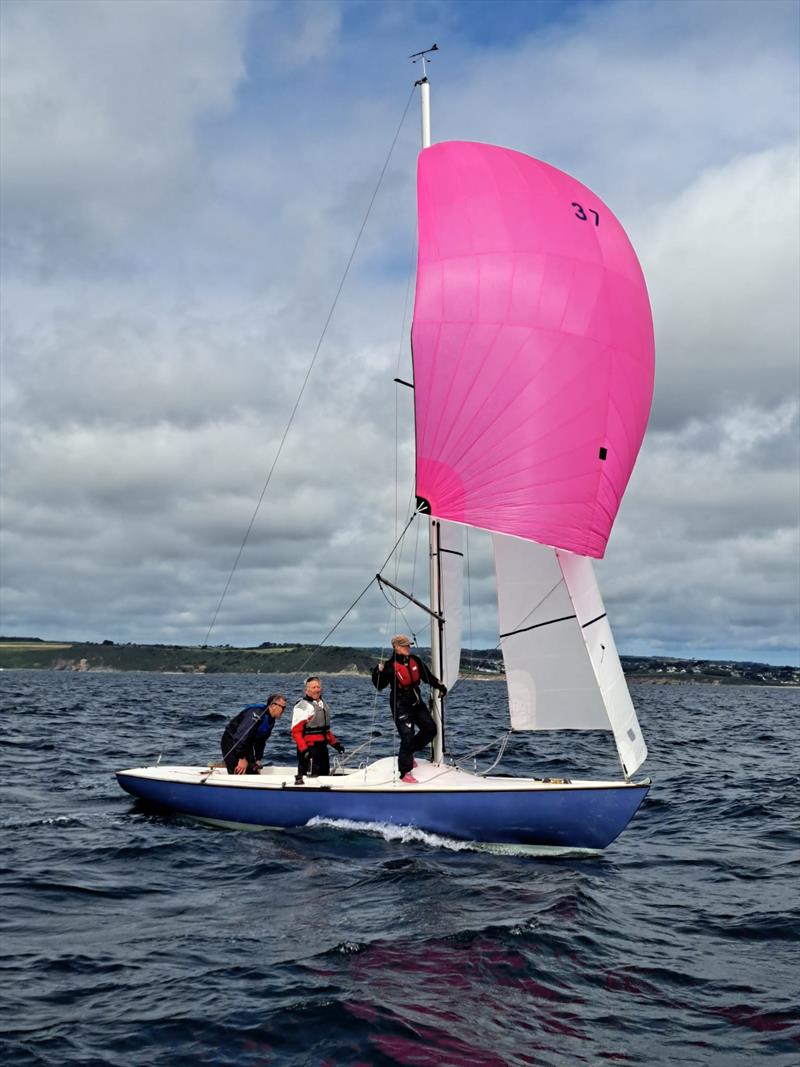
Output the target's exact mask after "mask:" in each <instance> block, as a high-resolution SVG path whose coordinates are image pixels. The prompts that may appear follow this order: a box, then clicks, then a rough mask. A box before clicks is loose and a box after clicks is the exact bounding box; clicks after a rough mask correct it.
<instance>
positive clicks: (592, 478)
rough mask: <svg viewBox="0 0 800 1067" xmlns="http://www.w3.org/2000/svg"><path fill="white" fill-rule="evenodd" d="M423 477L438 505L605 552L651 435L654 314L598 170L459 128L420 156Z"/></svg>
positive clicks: (416, 352) (418, 347)
mask: <svg viewBox="0 0 800 1067" xmlns="http://www.w3.org/2000/svg"><path fill="white" fill-rule="evenodd" d="M418 211H419V259H418V272H417V290H416V300H415V305H414V324H413V328H412V345H413V358H414V386H415V413H416V446H417V470H416V490H417V495H418V496H419V497H422V498H424V499H425V500H426V501H428V503H429V504H430V508H431V512H432V514H433V515H435V516H437V517H438V518H441V519H449V520H451V521H453V522H459V523H465V524H467V525H470V526H477V527H481V528H483V529H487V530H493V531H496V532H498V533H505V534H511V535H513V536H516V537H523V538H526V539H527V540H531V541H538V542H540V543H542V544H546V545H552V546H554V547H557V548H562V549H567V550H569V551H571V552H577V553H580V554H581V555H586V556H595V557H602V555H603V553H604V551H605V546H606V542H607V540H608V536H609V533H610V532H611V527H612V525H613V523H614V518H615V517H616V514H617V509H618V508H619V504H620V501H621V499H622V495H623V493H624V491H625V486H626V485H627V483H628V479H629V478H630V474H631V471H632V470H633V465H634V462H635V460H636V455H637V453H638V451H639V446H640V445H641V442H642V437H643V436H644V431H645V427H646V425H647V419H648V415H649V412H650V402H651V399H652V393H653V370H654V358H653V357H654V345H653V323H652V316H651V313H650V303H649V300H648V297H647V289H646V287H645V283H644V278H643V276H642V271H641V268H640V266H639V262H638V260H637V258H636V253H635V252H634V251H633V248H632V246H631V244H630V242H629V240H628V238H627V236H626V234H625V232H624V230H623V229H622V227H621V226H620V224H619V222H618V221H617V219H616V218H615V217H614V216H613V215H612V213H611V212H610V211H609V210H608V208H607V207H606V206H605V204H603V202H602V201H601V200H600V199H599V198H598V197H597V196H595V194H594V193H592V192H591V191H590V190H589V189H587V188H586V186H585V185H581V183H580V182H577V181H576V180H575V179H574V178H571V177H569V175H567V174H564V173H562V172H561V171H559V170H556V169H555V168H554V167H551V166H549V165H548V164H546V163H542V162H540V161H539V160H536V159H533V158H531V157H530V156H525V155H523V154H522V153H520V152H512V151H510V150H509V149H506V148H497V147H494V146H492V145H485V144H475V143H471V142H464V141H451V142H444V143H440V144H436V145H433V146H432V147H431V148H427V149H425V150H424V151H423V152H422V153H421V154H420V157H419V170H418Z"/></svg>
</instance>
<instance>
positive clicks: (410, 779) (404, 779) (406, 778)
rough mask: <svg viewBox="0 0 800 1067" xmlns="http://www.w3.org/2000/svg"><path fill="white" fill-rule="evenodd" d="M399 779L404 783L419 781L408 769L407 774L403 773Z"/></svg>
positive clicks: (412, 783)
mask: <svg viewBox="0 0 800 1067" xmlns="http://www.w3.org/2000/svg"><path fill="white" fill-rule="evenodd" d="M400 781H401V782H405V783H406V785H419V782H418V781H417V779H416V778H415V777H414V775H413V774H412V773H411V771H409V772H408V774H404V775H403V777H402V778H401V779H400Z"/></svg>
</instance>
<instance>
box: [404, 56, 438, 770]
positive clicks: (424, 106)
mask: <svg viewBox="0 0 800 1067" xmlns="http://www.w3.org/2000/svg"><path fill="white" fill-rule="evenodd" d="M438 50H439V49H438V45H433V46H432V47H431V48H426V49H425V50H424V51H422V52H415V53H414V55H413V56H410V57H409V58H410V59H412V60H413V61H414V62H415V63H416V62H417V61H418V60H419V61H420V62H421V63H422V77H421V78H420V79H419V81H417V82H415V85H418V86H419V106H420V119H421V133H422V148H423V150H424V149H426V148H430V146H431V87H430V82H429V81H428V72H427V64H428V56H429V54H430V53H431V52H438ZM428 545H429V553H430V582H431V613H432V614H431V671H432V672H433V674H434V675H435V676H436V677H437V678H439V679H440V680H441V678H442V676H443V674H444V667H443V660H442V649H443V647H444V620H443V619H442V575H441V561H440V557H439V549H440V544H439V523H438V522H437V520H436V519H433V518H430V519H429V520H428ZM431 714H432V715H433V721H434V722H435V723H436V737H435V738H434V740H433V762H434V763H441V762H442V758H443V756H444V703H443V701H442V698H441V696H440V695H439V692H438V691H437V690H431Z"/></svg>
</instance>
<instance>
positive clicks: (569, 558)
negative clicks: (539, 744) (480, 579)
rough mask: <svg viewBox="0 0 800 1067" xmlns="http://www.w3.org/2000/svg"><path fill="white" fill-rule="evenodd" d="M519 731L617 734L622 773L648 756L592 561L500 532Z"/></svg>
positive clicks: (512, 701)
mask: <svg viewBox="0 0 800 1067" xmlns="http://www.w3.org/2000/svg"><path fill="white" fill-rule="evenodd" d="M492 543H493V547H494V557H495V571H496V574H497V601H498V618H499V624H500V634H501V647H502V651H503V660H504V662H505V669H506V683H507V686H508V696H509V710H510V714H511V726H512V729H514V730H608V729H611V730H613V733H614V739H615V741H616V744H617V751H618V752H619V756H620V761H621V763H622V768H623V770H624V772H625V774H626V775H627V776H630V775H631V774H633V773H634V771H635V770H636V768H637V767H639V765H640V764H641V763H642V762H643V761H644V759H645V757H646V756H647V749H646V747H645V744H644V739H643V738H642V734H641V730H640V729H639V723H638V721H637V719H636V712H635V711H634V708H633V703H632V701H631V698H630V694H629V693H628V687H627V685H626V683H625V677H624V675H623V672H622V665H621V664H620V661H619V656H618V655H617V650H616V646H615V645H614V639H613V636H612V634H611V628H610V626H609V624H608V619H607V618H606V615H605V608H604V607H603V601H602V598H601V596H600V591H599V589H598V588H597V582H596V581H595V578H594V572H593V570H592V565H591V562H590V561H589V560H588V559H587V558H586V557H583V556H577V555H573V554H572V553H570V552H562V551H556V550H555V549H552V548H548V547H546V546H544V545H539V544H536V543H535V542H532V541H524V540H521V539H519V538H515V537H508V536H505V535H503V534H493V535H492Z"/></svg>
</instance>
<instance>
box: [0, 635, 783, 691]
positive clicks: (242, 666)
mask: <svg viewBox="0 0 800 1067" xmlns="http://www.w3.org/2000/svg"><path fill="white" fill-rule="evenodd" d="M426 651H427V650H426V649H421V652H422V654H423V656H424V655H425V654H426ZM387 655H388V651H387V649H386V648H377V647H375V648H350V647H344V646H340V645H322V646H318V645H303V644H294V643H286V644H276V643H273V642H270V641H265V642H264V643H263V644H261V645H259V646H258V647H257V648H235V647H233V646H231V645H209V646H203V645H189V646H186V645H139V644H117V643H115V642H114V641H108V640H107V641H102V642H98V643H93V642H84V641H44V640H42V639H41V638H37V637H1V636H0V668H4V669H37V670H57V671H155V672H161V673H181V674H220V673H225V674H239V673H241V674H248V673H255V674H295V673H310V672H311V671H313V672H314V673H316V674H368V673H369V672H370V670H371V669H372V667H373V665H374V664H375V663H376V662H377V661H378V660H379V659H384V658H386V656H387ZM621 660H622V667H623V670H624V671H625V675H626V677H627V678H628V680H629V681H634V682H635V681H640V682H651V683H659V682H706V683H711V684H716V685H781V686H796V685H800V668H798V667H791V666H784V667H776V666H772V665H771V664H766V663H755V662H729V661H720V660H706V659H674V658H668V657H663V656H622V657H621ZM461 673H462V675H463V676H465V677H467V678H484V679H497V678H501V677H502V676H503V659H502V654H501V652H500V650H499V649H496V648H492V649H464V651H463V652H462V655H461Z"/></svg>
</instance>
